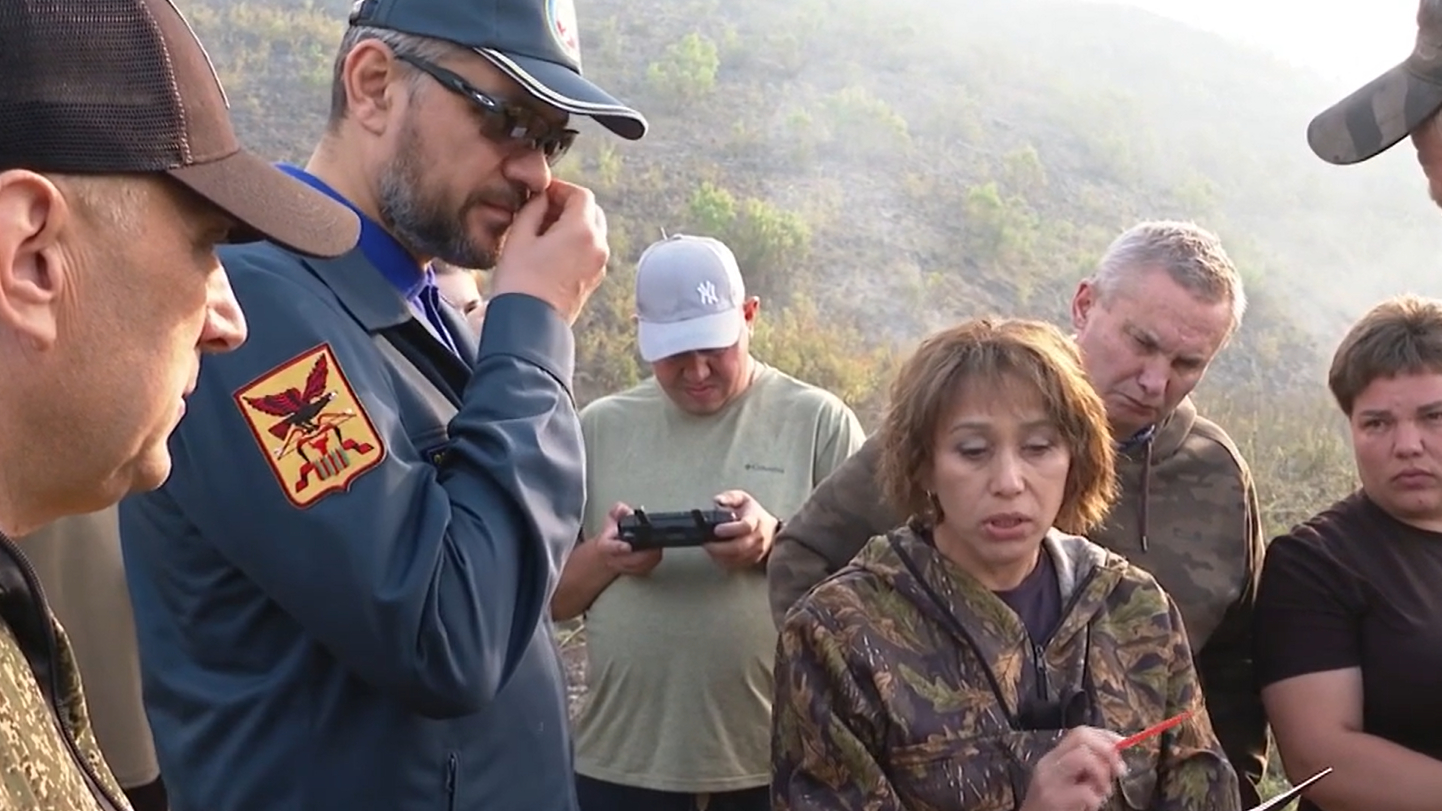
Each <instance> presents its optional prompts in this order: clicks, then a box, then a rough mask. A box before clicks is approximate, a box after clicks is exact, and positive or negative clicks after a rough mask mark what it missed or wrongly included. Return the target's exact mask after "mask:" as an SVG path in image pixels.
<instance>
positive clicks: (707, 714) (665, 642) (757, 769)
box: [576, 364, 865, 793]
mask: <svg viewBox="0 0 1442 811" xmlns="http://www.w3.org/2000/svg"><path fill="white" fill-rule="evenodd" d="M581 425H582V429H583V431H584V433H585V440H586V475H587V504H586V513H585V536H586V537H588V538H589V537H593V536H595V535H596V534H597V533H598V532H599V531H600V529H601V527H602V526H604V524H605V521H606V513H607V512H608V511H609V510H610V508H611V506H612V505H613V504H615V503H616V502H618V501H621V502H625V503H626V504H628V505H630V506H631V507H632V508H636V507H642V508H645V509H647V510H652V511H663V510H686V509H692V508H701V509H710V508H713V507H715V502H714V498H715V496H716V495H718V494H720V493H722V492H724V491H726V490H732V489H740V490H745V491H746V492H748V493H750V494H751V495H752V496H754V497H755V498H756V500H757V501H759V502H760V503H761V505H762V506H763V507H765V508H766V509H767V510H768V511H769V512H771V513H772V514H773V515H775V516H776V517H778V518H780V519H782V520H785V519H786V518H787V517H789V516H790V515H791V514H792V513H794V512H795V511H796V510H797V509H799V508H800V506H801V504H802V502H804V501H805V500H806V498H807V496H808V495H810V493H811V490H812V488H814V487H815V486H816V484H818V483H819V482H820V481H821V480H822V479H824V478H825V477H826V476H827V474H829V473H830V472H831V471H832V470H833V469H834V468H835V467H836V466H837V465H839V464H840V463H841V462H842V461H843V460H844V459H845V458H846V457H847V456H849V455H851V454H852V453H854V452H855V450H856V449H857V448H858V447H860V446H861V443H862V442H863V441H864V440H865V436H864V431H863V430H862V427H861V424H860V422H859V421H858V420H857V418H856V415H855V414H854V413H852V411H851V409H849V408H848V407H847V406H846V405H845V404H844V403H843V402H842V401H841V400H840V399H839V398H838V397H836V396H835V395H833V394H831V393H829V392H827V391H825V390H822V389H819V388H817V387H814V386H811V385H809V384H806V383H803V382H801V381H799V380H796V379H795V378H793V377H790V376H788V375H786V374H784V373H782V372H780V371H778V370H776V369H774V368H772V367H769V366H765V365H761V364H758V369H757V372H756V377H755V378H754V380H753V382H752V384H751V386H750V387H749V388H748V389H747V390H746V392H744V393H743V394H742V395H741V396H740V397H738V398H737V399H736V400H735V401H733V402H732V403H730V404H729V405H728V406H727V407H726V409H725V410H724V411H722V412H721V413H718V414H715V415H711V416H707V417H696V416H692V415H689V414H687V413H685V412H683V411H681V410H680V409H679V408H677V407H676V406H675V405H674V404H673V403H672V402H671V400H670V399H669V398H667V397H666V395H665V393H664V392H663V391H662V390H661V388H660V387H659V386H658V385H657V384H656V381H655V380H654V378H653V379H648V380H646V381H645V382H643V383H641V384H640V385H638V386H635V387H634V388H632V389H629V390H627V391H624V392H621V393H619V394H615V395H611V396H609V397H605V398H602V399H600V400H597V401H596V402H594V403H592V404H590V405H589V406H587V407H586V408H585V409H583V410H582V413H581ZM585 623H586V648H587V656H588V667H587V682H588V685H587V692H588V695H587V699H586V703H585V705H584V706H583V708H582V710H581V714H580V717H579V718H578V720H577V729H576V771H577V772H579V773H580V774H583V775H585V776H587V777H591V778H593V779H597V780H604V781H606V782H610V783H619V784H623V785H628V786H638V787H642V788H649V789H653V790H657V791H677V792H695V793H710V792H722V791H734V790H737V789H744V788H751V787H755V786H760V785H765V784H766V783H768V782H770V773H771V762H770V731H771V695H772V676H771V672H772V659H773V657H774V656H775V650H776V626H775V625H774V624H773V623H772V620H771V612H770V608H769V602H768V600H767V590H766V573H765V570H764V567H761V566H758V567H756V568H755V569H754V570H753V571H747V572H727V571H726V570H723V569H722V568H720V567H719V566H717V565H716V564H715V563H713V562H712V561H711V558H710V557H709V556H708V555H707V554H706V552H705V551H704V550H702V549H668V550H666V552H665V554H664V556H663V558H662V560H661V563H660V564H659V565H658V566H657V567H656V568H655V569H653V570H652V571H651V573H650V574H649V575H648V576H646V577H625V576H623V577H619V578H617V579H616V580H615V581H613V582H612V583H611V585H610V586H609V587H607V588H606V590H605V591H603V592H602V593H601V594H600V596H598V597H597V598H596V600H595V602H594V603H592V605H591V607H590V609H589V610H588V611H587V612H586V617H585Z"/></svg>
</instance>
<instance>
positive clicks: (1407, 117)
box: [1307, 0, 1442, 164]
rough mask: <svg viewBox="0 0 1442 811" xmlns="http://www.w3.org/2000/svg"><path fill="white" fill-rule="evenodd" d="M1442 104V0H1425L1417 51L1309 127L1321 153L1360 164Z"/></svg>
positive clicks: (1419, 16) (1421, 7)
mask: <svg viewBox="0 0 1442 811" xmlns="http://www.w3.org/2000/svg"><path fill="white" fill-rule="evenodd" d="M1439 109H1442V0H1421V4H1420V5H1419V6H1418V8H1417V40H1416V44H1415V46H1414V47H1413V49H1412V53H1411V54H1410V55H1409V56H1408V57H1407V58H1406V59H1404V60H1402V61H1401V62H1400V63H1398V64H1397V65H1396V66H1394V67H1393V68H1392V69H1391V70H1388V71H1387V72H1386V73H1383V74H1382V75H1381V76H1378V77H1377V78H1375V79H1373V80H1372V81H1370V82H1368V83H1367V84H1365V85H1363V86H1362V87H1361V88H1359V89H1358V90H1356V91H1355V92H1353V93H1352V94H1351V95H1349V96H1347V97H1346V98H1344V99H1342V100H1341V101H1339V102H1337V103H1336V104H1334V105H1332V106H1331V107H1329V108H1327V109H1326V110H1323V111H1322V112H1321V113H1320V114H1318V115H1317V117H1316V118H1314V119H1312V123H1311V124H1310V125H1308V127H1307V143H1308V144H1309V145H1310V146H1311V147H1312V151H1313V152H1315V153H1316V154H1317V157H1319V158H1321V159H1323V160H1325V161H1327V162H1329V163H1337V164H1349V163H1359V162H1361V161H1364V160H1367V159H1368V158H1372V157H1375V156H1377V155H1380V154H1382V153H1383V152H1384V151H1386V150H1387V149H1389V148H1391V147H1392V146H1393V145H1394V144H1396V143H1397V142H1398V141H1401V140H1402V139H1403V138H1406V137H1407V136H1408V134H1410V133H1411V132H1412V130H1414V129H1416V128H1417V127H1418V125H1420V124H1422V123H1423V122H1425V121H1426V120H1427V119H1428V118H1430V117H1431V116H1432V115H1433V114H1434V113H1436V112H1437V111H1438V110H1439Z"/></svg>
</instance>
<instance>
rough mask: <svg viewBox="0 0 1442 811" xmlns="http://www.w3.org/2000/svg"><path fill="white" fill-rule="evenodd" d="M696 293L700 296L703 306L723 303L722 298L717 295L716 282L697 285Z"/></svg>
mask: <svg viewBox="0 0 1442 811" xmlns="http://www.w3.org/2000/svg"><path fill="white" fill-rule="evenodd" d="M696 292H697V293H698V294H700V296H701V303H702V304H717V303H719V302H720V301H721V297H720V296H718V295H716V284H715V283H714V282H702V283H700V284H698V285H696Z"/></svg>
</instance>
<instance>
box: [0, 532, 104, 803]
mask: <svg viewBox="0 0 1442 811" xmlns="http://www.w3.org/2000/svg"><path fill="white" fill-rule="evenodd" d="M37 670H38V671H39V672H40V673H41V674H42V679H43V681H42V680H41V679H37V676H36V671H37ZM0 809H4V811H130V804H129V802H128V801H127V800H126V798H125V794H124V792H122V791H121V789H120V786H119V784H117V783H116V782H115V777H114V775H112V774H111V772H110V769H109V768H108V767H107V766H106V765H105V760H104V758H103V757H102V756H101V754H100V746H99V744H97V743H96V741H95V735H94V733H93V732H92V731H91V729H90V719H89V714H88V712H87V710H86V707H85V698H84V696H83V694H82V693H81V687H80V675H79V671H78V670H77V669H76V665H75V657H74V655H73V653H72V652H71V648H70V643H69V640H68V639H67V638H66V636H65V631H64V629H62V628H61V627H60V624H59V623H58V622H56V621H55V619H54V617H53V616H52V615H51V613H50V609H49V608H48V607H47V606H46V604H45V600H44V596H43V593H42V591H41V590H40V583H39V581H38V580H37V579H36V578H35V575H34V572H33V570H31V568H30V566H29V564H28V563H27V562H26V561H25V559H24V558H23V557H22V556H21V554H20V552H19V550H18V548H17V547H16V546H15V544H14V542H13V541H11V540H10V539H9V538H7V537H5V535H3V534H0Z"/></svg>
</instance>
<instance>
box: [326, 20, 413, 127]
mask: <svg viewBox="0 0 1442 811" xmlns="http://www.w3.org/2000/svg"><path fill="white" fill-rule="evenodd" d="M400 72H401V61H400V60H399V59H397V58H396V57H395V55H394V54H393V53H392V52H391V51H390V49H388V48H387V47H385V45H384V44H382V43H381V42H380V41H379V40H374V39H368V40H363V41H361V42H359V43H357V44H356V46H355V47H354V48H352V49H351V51H350V53H348V54H346V56H345V61H344V62H343V64H342V67H341V83H342V84H343V85H344V86H345V94H346V105H347V109H346V118H350V119H354V120H355V122H356V123H357V124H359V125H360V126H361V127H362V128H363V129H365V130H366V131H367V132H369V133H371V134H372V135H380V134H381V133H383V132H385V130H386V128H387V127H388V126H390V125H391V118H392V116H393V114H394V111H395V107H396V101H397V100H398V98H399V95H398V94H400V93H402V92H404V87H405V83H404V82H401V81H399V78H400Z"/></svg>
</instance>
